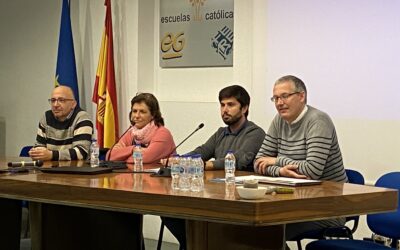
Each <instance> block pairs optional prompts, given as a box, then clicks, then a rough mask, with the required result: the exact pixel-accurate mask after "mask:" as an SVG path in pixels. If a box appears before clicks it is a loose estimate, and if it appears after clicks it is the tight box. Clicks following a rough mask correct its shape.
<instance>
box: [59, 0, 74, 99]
mask: <svg viewBox="0 0 400 250" xmlns="http://www.w3.org/2000/svg"><path fill="white" fill-rule="evenodd" d="M69 6H70V4H69V1H68V0H63V1H62V10H61V24H60V37H59V39H58V55H57V68H56V77H55V86H58V85H65V86H68V87H70V88H71V89H72V90H73V92H74V96H75V99H76V101H77V103H78V106H79V90H78V80H77V77H76V64H75V52H74V40H73V39H72V28H71V17H70V15H69V9H70V8H69Z"/></svg>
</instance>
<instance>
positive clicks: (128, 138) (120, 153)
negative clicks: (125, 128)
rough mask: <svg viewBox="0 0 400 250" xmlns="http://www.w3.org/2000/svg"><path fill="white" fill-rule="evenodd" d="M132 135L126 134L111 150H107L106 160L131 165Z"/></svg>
mask: <svg viewBox="0 0 400 250" xmlns="http://www.w3.org/2000/svg"><path fill="white" fill-rule="evenodd" d="M132 142H133V135H132V133H130V132H128V133H126V134H125V135H124V136H122V137H121V138H120V139H119V141H118V142H117V144H115V145H114V147H113V148H111V149H110V150H108V152H107V155H106V159H110V161H126V162H128V163H132V162H133V159H132V152H133V148H134V145H133V143H132Z"/></svg>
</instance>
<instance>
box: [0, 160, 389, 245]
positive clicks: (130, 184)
mask: <svg viewBox="0 0 400 250" xmlns="http://www.w3.org/2000/svg"><path fill="white" fill-rule="evenodd" d="M61 164H67V165H68V164H73V165H75V164H77V163H76V162H72V163H71V162H65V163H61ZM0 166H4V161H0ZM145 167H151V166H145ZM237 174H238V175H243V174H248V173H246V172H237ZM222 176H223V172H222V171H208V172H206V174H205V189H204V191H203V192H199V193H195V192H183V191H173V190H171V188H170V184H171V180H170V178H154V177H150V176H149V175H148V174H132V173H110V174H102V175H95V176H88V175H86V176H85V175H66V174H45V173H41V172H40V171H32V172H30V173H29V174H18V175H9V174H5V175H4V174H3V175H1V177H0V197H3V198H7V199H17V200H28V201H32V202H37V203H41V204H55V205H61V206H68V207H70V206H72V207H79V208H90V209H95V210H106V211H112V212H123V213H135V214H153V215H162V216H169V217H176V218H184V219H187V240H188V248H189V249H218V248H221V247H223V248H225V249H284V229H285V224H287V223H293V222H301V221H310V220H319V219H327V218H335V217H341V216H349V215H358V214H367V213H377V212H382V211H393V210H395V209H396V207H397V191H396V190H391V189H386V188H378V187H370V186H359V185H354V184H341V183H334V182H323V183H322V184H321V185H316V186H307V187H298V188H296V189H295V192H294V193H293V194H279V195H266V196H265V198H263V199H261V200H252V201H248V200H242V199H240V198H239V197H238V195H237V193H236V192H235V189H234V187H232V186H226V185H225V184H224V183H214V182H209V181H208V180H210V179H212V178H215V177H222ZM260 236H261V237H260Z"/></svg>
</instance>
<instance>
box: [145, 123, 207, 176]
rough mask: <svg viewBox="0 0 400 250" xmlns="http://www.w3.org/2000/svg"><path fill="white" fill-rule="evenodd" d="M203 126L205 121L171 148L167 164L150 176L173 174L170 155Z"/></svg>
mask: <svg viewBox="0 0 400 250" xmlns="http://www.w3.org/2000/svg"><path fill="white" fill-rule="evenodd" d="M203 127H204V123H200V124H199V126H197V128H196V129H195V130H194V131H193V132H192V133H190V135H188V136H187V137H186V138H185V139H183V141H181V142H180V143H179V144H178V145H177V146H176V147H174V148H173V149H172V150H171V152H169V153H168V155H167V160H166V162H165V165H164V166H163V167H161V168H160V170H158V172H157V173H153V174H151V175H150V176H152V177H170V176H171V169H170V168H169V167H168V162H169V157H170V156H171V154H172V153H173V152H175V150H176V149H177V148H178V147H179V146H180V145H182V144H183V143H184V142H185V141H186V140H187V139H189V138H190V137H191V136H192V135H193V134H194V133H196V132H197V131H199V130H200V129H202V128H203Z"/></svg>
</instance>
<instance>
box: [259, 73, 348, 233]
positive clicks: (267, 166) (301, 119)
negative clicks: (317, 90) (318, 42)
mask: <svg viewBox="0 0 400 250" xmlns="http://www.w3.org/2000/svg"><path fill="white" fill-rule="evenodd" d="M271 101H272V102H274V103H275V107H276V109H277V111H278V114H277V115H276V116H275V118H274V119H273V121H272V123H271V125H270V127H269V130H268V132H267V135H266V136H265V139H264V142H263V144H262V145H261V148H260V150H259V152H258V154H257V156H256V160H255V162H254V171H255V172H256V173H259V174H264V175H269V176H284V177H292V178H309V179H313V180H330V181H337V182H347V176H346V172H345V169H344V166H343V160H342V154H341V152H340V148H339V143H338V139H337V136H336V131H335V127H334V125H333V122H332V120H331V119H330V117H329V116H328V115H327V114H326V113H324V112H322V111H320V110H318V109H316V108H313V107H311V106H309V105H307V89H306V86H305V84H304V82H303V81H302V80H300V79H299V78H297V77H295V76H290V75H289V76H284V77H281V78H280V79H278V80H277V81H276V83H275V85H274V90H273V97H272V98H271ZM344 222H345V220H344V218H339V219H330V220H323V221H316V222H304V223H294V224H288V225H286V240H289V241H290V240H293V239H295V238H296V236H298V235H300V234H301V233H302V232H305V231H310V230H318V229H323V228H326V227H330V226H341V225H343V224H344Z"/></svg>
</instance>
